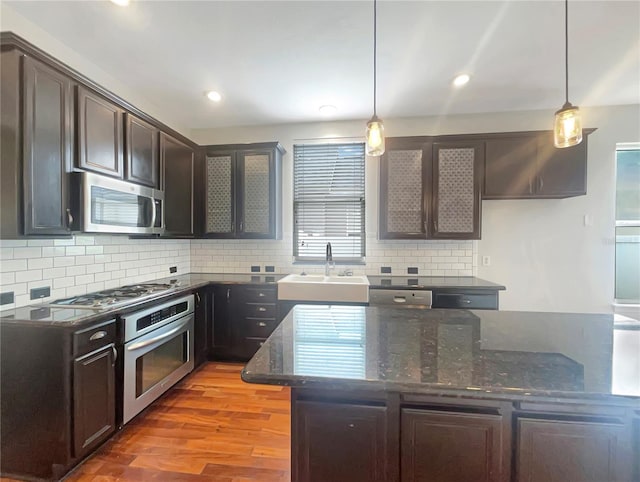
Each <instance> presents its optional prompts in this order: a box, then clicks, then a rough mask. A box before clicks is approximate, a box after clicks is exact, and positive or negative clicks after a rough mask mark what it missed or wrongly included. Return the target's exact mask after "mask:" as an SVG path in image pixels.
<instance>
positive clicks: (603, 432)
mask: <svg viewBox="0 0 640 482" xmlns="http://www.w3.org/2000/svg"><path fill="white" fill-rule="evenodd" d="M517 430H518V442H517V443H518V448H517V454H516V464H517V466H516V473H517V477H516V480H517V481H518V482H567V481H575V482H604V481H606V482H619V481H625V482H626V481H630V480H632V475H631V474H632V463H633V462H632V460H633V457H632V454H631V453H630V451H631V440H630V437H629V430H628V428H627V427H625V426H624V425H617V424H613V423H602V422H573V421H560V420H540V419H527V418H521V419H519V420H518V427H517Z"/></svg>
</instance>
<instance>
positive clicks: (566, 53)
mask: <svg viewBox="0 0 640 482" xmlns="http://www.w3.org/2000/svg"><path fill="white" fill-rule="evenodd" d="M374 51H375V47H374ZM374 65H375V60H374ZM374 82H375V80H374ZM564 94H565V103H567V104H568V103H569V0H564ZM374 105H375V101H374ZM374 110H375V107H374Z"/></svg>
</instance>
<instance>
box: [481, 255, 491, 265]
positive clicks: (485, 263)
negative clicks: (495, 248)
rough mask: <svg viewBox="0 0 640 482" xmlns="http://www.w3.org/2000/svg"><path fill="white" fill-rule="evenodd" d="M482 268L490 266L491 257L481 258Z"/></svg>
mask: <svg viewBox="0 0 640 482" xmlns="http://www.w3.org/2000/svg"><path fill="white" fill-rule="evenodd" d="M482 266H491V256H483V257H482Z"/></svg>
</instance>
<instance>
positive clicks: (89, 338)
mask: <svg viewBox="0 0 640 482" xmlns="http://www.w3.org/2000/svg"><path fill="white" fill-rule="evenodd" d="M115 342H116V320H109V321H105V322H104V323H100V324H97V325H93V326H91V327H89V328H85V329H84V330H80V331H76V332H75V333H74V334H73V355H74V357H77V356H78V355H83V354H85V353H89V352H92V351H94V350H97V349H98V348H100V347H103V346H105V345H108V344H110V343H115Z"/></svg>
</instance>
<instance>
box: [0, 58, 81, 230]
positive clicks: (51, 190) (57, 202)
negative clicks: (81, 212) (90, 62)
mask: <svg viewBox="0 0 640 482" xmlns="http://www.w3.org/2000/svg"><path fill="white" fill-rule="evenodd" d="M0 58H1V69H0V70H1V75H2V78H1V81H0V89H1V94H0V95H1V97H2V140H1V146H2V147H1V149H2V151H1V156H2V163H1V164H2V167H1V176H0V179H1V180H0V182H1V183H2V184H1V189H0V191H1V193H2V198H1V205H2V207H1V212H2V215H1V228H0V231H1V232H2V237H3V238H15V237H18V236H22V235H37V236H40V235H58V236H60V235H68V234H69V225H70V224H71V221H72V213H71V209H70V207H69V195H68V192H69V189H68V180H69V175H68V171H69V170H70V168H71V164H72V155H73V151H72V147H73V81H72V80H71V79H70V78H69V77H67V76H65V75H63V74H62V73H60V72H59V71H57V70H55V69H52V68H50V67H48V66H47V65H45V64H44V63H42V62H40V61H38V60H36V59H34V58H31V57H29V56H26V55H24V54H23V53H22V52H20V51H19V50H17V49H13V50H6V51H3V52H2V54H1V57H0Z"/></svg>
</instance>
